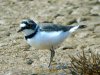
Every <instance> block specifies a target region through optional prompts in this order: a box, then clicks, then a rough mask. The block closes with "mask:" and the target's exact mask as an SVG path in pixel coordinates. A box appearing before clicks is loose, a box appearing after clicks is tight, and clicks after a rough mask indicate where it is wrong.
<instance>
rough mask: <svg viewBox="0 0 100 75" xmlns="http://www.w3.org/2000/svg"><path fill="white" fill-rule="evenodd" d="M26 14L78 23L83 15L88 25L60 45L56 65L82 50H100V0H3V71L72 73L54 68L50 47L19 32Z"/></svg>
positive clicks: (7, 74)
mask: <svg viewBox="0 0 100 75" xmlns="http://www.w3.org/2000/svg"><path fill="white" fill-rule="evenodd" d="M26 18H31V19H33V20H35V21H36V22H52V23H55V24H63V25H73V24H77V23H76V19H79V18H81V22H80V24H86V25H87V28H86V29H82V30H77V31H76V32H75V33H73V34H72V35H71V36H70V38H67V39H66V40H65V42H64V43H63V44H62V45H61V46H60V47H59V48H58V49H56V55H55V57H54V60H55V65H56V66H57V65H59V63H60V64H64V65H65V66H69V64H70V58H69V57H68V55H74V56H75V55H77V54H79V53H81V52H82V50H85V52H86V53H89V52H90V51H94V52H98V53H100V0H0V35H1V36H0V75H34V74H39V75H71V73H70V71H69V70H68V69H65V70H66V72H65V71H64V70H62V69H61V70H57V69H54V70H51V71H50V70H49V69H48V63H49V57H50V52H49V50H37V49H35V48H33V47H29V46H28V44H27V43H26V41H25V40H24V37H23V34H22V33H17V30H18V28H19V23H20V22H21V21H22V20H23V19H26ZM55 65H54V67H56V66H55ZM58 68H59V66H58Z"/></svg>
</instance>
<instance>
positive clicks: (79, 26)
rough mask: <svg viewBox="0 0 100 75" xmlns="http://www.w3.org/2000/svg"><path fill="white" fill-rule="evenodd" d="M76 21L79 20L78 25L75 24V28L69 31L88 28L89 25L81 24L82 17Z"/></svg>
mask: <svg viewBox="0 0 100 75" xmlns="http://www.w3.org/2000/svg"><path fill="white" fill-rule="evenodd" d="M76 21H77V23H78V25H77V26H74V27H73V28H71V29H70V31H69V32H74V31H76V30H77V29H83V28H86V27H87V26H86V25H81V24H80V21H81V18H79V19H77V20H76Z"/></svg>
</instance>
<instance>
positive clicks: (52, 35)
mask: <svg viewBox="0 0 100 75" xmlns="http://www.w3.org/2000/svg"><path fill="white" fill-rule="evenodd" d="M68 35H69V32H63V31H55V32H54V31H53V32H45V31H42V32H38V33H37V34H36V35H35V36H34V37H32V38H29V39H27V43H28V44H30V45H31V46H34V48H37V49H50V48H51V47H56V46H58V45H59V44H60V43H62V42H63V41H64V39H65V38H66V37H67V36H68Z"/></svg>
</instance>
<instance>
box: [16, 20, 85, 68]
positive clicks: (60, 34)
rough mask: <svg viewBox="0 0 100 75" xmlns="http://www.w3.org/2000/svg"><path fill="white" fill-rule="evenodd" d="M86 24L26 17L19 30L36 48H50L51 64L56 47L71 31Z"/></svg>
mask: <svg viewBox="0 0 100 75" xmlns="http://www.w3.org/2000/svg"><path fill="white" fill-rule="evenodd" d="M85 27H86V25H76V26H71V25H66V26H65V25H60V24H54V23H36V22H35V21H33V20H32V19H24V20H22V21H21V23H20V29H19V30H18V32H23V33H24V37H25V40H26V41H27V43H28V44H29V45H30V46H33V47H34V48H36V49H48V50H50V52H51V54H50V62H49V65H48V67H50V66H51V63H52V62H53V58H54V56H55V48H56V47H57V46H58V45H60V44H61V43H62V42H63V41H64V40H65V39H66V38H67V37H68V36H69V35H70V34H71V33H73V32H74V31H76V30H77V29H83V28H85Z"/></svg>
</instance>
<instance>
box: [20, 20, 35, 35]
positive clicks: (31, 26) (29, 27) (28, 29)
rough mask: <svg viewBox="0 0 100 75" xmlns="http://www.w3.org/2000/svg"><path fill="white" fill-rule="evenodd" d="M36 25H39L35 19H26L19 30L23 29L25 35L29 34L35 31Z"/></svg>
mask: <svg viewBox="0 0 100 75" xmlns="http://www.w3.org/2000/svg"><path fill="white" fill-rule="evenodd" d="M36 27H37V24H36V23H35V22H34V21H33V20H31V19H26V20H23V21H22V22H21V23H20V29H19V30H18V32H21V31H23V32H24V33H25V35H29V34H31V33H33V32H34V30H35V29H36Z"/></svg>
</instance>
